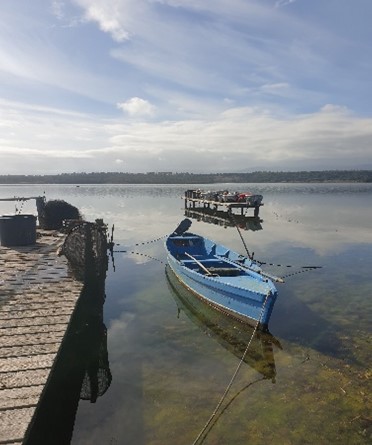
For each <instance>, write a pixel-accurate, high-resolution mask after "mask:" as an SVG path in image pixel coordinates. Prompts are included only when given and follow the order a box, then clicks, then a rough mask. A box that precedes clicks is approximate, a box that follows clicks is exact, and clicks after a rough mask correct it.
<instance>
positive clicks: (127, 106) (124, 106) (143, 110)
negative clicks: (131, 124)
mask: <svg viewBox="0 0 372 445" xmlns="http://www.w3.org/2000/svg"><path fill="white" fill-rule="evenodd" d="M117 107H118V108H119V109H121V110H123V111H125V112H126V113H128V114H129V116H153V114H154V112H155V107H154V106H153V105H151V103H150V102H149V101H147V100H145V99H141V98H140V97H132V98H131V99H129V100H127V101H126V102H120V103H118V104H117Z"/></svg>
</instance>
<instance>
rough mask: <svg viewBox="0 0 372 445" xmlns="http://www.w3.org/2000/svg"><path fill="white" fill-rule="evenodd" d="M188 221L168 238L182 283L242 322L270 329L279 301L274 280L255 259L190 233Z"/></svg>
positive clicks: (169, 255)
mask: <svg viewBox="0 0 372 445" xmlns="http://www.w3.org/2000/svg"><path fill="white" fill-rule="evenodd" d="M190 226H191V221H190V220H189V219H185V220H183V221H182V222H181V224H180V225H179V226H178V227H177V229H176V230H175V231H174V232H173V233H172V234H171V235H169V236H168V238H167V240H166V242H165V247H166V250H167V260H168V264H169V266H170V268H171V269H172V270H173V272H174V273H175V275H176V276H177V278H178V279H179V280H180V282H181V283H182V284H183V285H184V286H185V287H186V288H188V289H190V290H191V291H193V292H194V293H195V294H196V295H197V296H198V297H199V298H201V299H203V300H204V301H205V302H206V303H208V304H210V305H211V306H214V307H215V308H216V309H218V310H220V311H221V312H224V313H226V314H228V315H230V316H232V317H234V318H236V319H238V320H240V321H243V322H248V323H249V324H252V325H256V324H257V326H258V328H259V329H261V330H267V329H268V324H269V320H270V317H271V313H272V311H273V307H274V304H275V301H276V298H277V289H276V287H275V285H274V283H273V281H278V282H283V280H281V279H280V278H277V277H273V276H271V275H269V274H266V273H265V272H264V271H262V269H261V267H260V266H259V265H258V264H257V263H255V262H254V261H253V260H252V259H250V258H248V257H245V256H243V255H240V254H239V253H237V252H234V251H232V250H230V249H228V248H227V247H224V246H223V245H220V244H217V243H215V242H213V241H211V240H209V239H207V238H204V237H202V236H200V235H196V234H194V233H191V232H188V229H189V228H190Z"/></svg>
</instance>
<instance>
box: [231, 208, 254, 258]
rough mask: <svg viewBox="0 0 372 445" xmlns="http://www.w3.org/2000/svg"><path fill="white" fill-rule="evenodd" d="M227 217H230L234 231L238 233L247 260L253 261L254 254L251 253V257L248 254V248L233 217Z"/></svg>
mask: <svg viewBox="0 0 372 445" xmlns="http://www.w3.org/2000/svg"><path fill="white" fill-rule="evenodd" d="M229 217H230V219H231V221H232V222H233V224H234V226H235V228H236V230H237V231H238V233H239V236H240V239H241V240H242V243H243V246H244V248H245V251H246V252H247V255H248V258H249V259H250V260H253V257H254V253H253V252H252V255H251V254H250V253H249V250H248V247H247V245H246V244H245V241H244V238H243V235H242V234H241V232H240V229H239V226H238V224H236V221H235V218H234V215H233V214H232V213H230V215H229Z"/></svg>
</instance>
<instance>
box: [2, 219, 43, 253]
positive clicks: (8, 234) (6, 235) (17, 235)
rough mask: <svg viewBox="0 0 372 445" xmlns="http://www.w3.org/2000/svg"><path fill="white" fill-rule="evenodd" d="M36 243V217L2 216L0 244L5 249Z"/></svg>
mask: <svg viewBox="0 0 372 445" xmlns="http://www.w3.org/2000/svg"><path fill="white" fill-rule="evenodd" d="M35 243H36V216H34V215H3V216H0V244H1V245H2V246H5V247H10V246H26V245H29V244H35Z"/></svg>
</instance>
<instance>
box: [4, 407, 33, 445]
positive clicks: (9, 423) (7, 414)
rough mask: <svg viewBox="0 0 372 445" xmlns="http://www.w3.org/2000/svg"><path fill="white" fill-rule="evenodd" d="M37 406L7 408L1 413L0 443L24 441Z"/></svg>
mask: <svg viewBox="0 0 372 445" xmlns="http://www.w3.org/2000/svg"><path fill="white" fill-rule="evenodd" d="M34 412H35V407H30V408H21V409H14V410H6V411H2V412H1V413H0V444H11V443H22V442H23V437H24V435H25V433H26V430H27V427H28V425H29V423H30V422H31V419H32V416H33V414H34Z"/></svg>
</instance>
